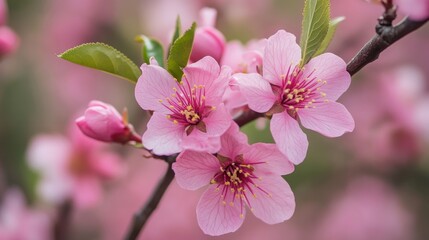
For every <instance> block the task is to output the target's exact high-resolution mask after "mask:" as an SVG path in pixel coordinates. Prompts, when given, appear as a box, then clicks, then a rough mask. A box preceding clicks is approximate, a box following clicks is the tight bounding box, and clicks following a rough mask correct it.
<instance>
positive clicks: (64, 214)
mask: <svg viewBox="0 0 429 240" xmlns="http://www.w3.org/2000/svg"><path fill="white" fill-rule="evenodd" d="M72 211H73V203H72V201H71V200H66V201H65V202H64V203H63V204H61V205H60V206H59V208H58V213H57V220H56V222H55V226H54V239H55V240H64V239H67V235H68V234H67V233H68V226H69V224H70V218H71V215H72Z"/></svg>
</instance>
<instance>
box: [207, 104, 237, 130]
mask: <svg viewBox="0 0 429 240" xmlns="http://www.w3.org/2000/svg"><path fill="white" fill-rule="evenodd" d="M203 121H204V123H205V124H206V126H207V135H208V136H213V137H218V136H220V135H222V134H223V133H224V132H225V131H226V130H228V128H229V126H230V125H231V122H232V118H231V116H230V115H229V113H228V111H227V110H226V108H225V106H224V105H223V104H221V105H219V106H218V107H217V108H216V109H215V110H212V111H211V112H210V115H209V116H208V117H206V118H204V119H203Z"/></svg>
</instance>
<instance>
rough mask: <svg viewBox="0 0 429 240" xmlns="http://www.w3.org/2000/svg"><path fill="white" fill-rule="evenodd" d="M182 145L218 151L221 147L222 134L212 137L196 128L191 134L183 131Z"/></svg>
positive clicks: (201, 149) (192, 148) (187, 147)
mask: <svg viewBox="0 0 429 240" xmlns="http://www.w3.org/2000/svg"><path fill="white" fill-rule="evenodd" d="M181 146H182V147H183V149H188V150H194V151H198V152H209V153H216V152H218V151H219V149H220V136H217V137H210V136H209V135H207V133H203V132H201V131H200V130H198V129H194V130H193V131H192V133H191V134H190V135H187V134H186V132H183V136H182V142H181Z"/></svg>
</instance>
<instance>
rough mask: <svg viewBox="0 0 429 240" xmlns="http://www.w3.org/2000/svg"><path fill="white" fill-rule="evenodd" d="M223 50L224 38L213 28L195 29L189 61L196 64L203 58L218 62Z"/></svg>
mask: <svg viewBox="0 0 429 240" xmlns="http://www.w3.org/2000/svg"><path fill="white" fill-rule="evenodd" d="M224 49H225V37H224V36H223V34H222V33H221V32H219V31H218V30H217V29H215V28H213V27H209V26H207V27H200V28H197V30H196V32H195V38H194V46H193V48H192V53H191V57H190V60H191V62H196V61H198V60H200V59H202V58H203V57H205V56H211V57H213V58H214V59H215V60H216V61H217V62H220V60H221V58H222V55H223V50H224Z"/></svg>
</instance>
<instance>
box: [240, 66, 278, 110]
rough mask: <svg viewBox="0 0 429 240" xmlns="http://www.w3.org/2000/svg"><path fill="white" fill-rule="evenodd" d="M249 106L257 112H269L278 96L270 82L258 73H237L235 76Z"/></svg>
mask: <svg viewBox="0 0 429 240" xmlns="http://www.w3.org/2000/svg"><path fill="white" fill-rule="evenodd" d="M233 77H234V78H235V80H236V81H237V83H238V85H239V87H240V90H241V93H242V94H243V95H244V97H245V98H246V100H247V102H248V104H249V107H250V108H251V109H252V110H254V111H256V112H261V113H263V112H267V111H268V110H269V109H270V108H271V107H272V106H273V104H274V102H275V101H276V96H275V95H274V93H273V90H272V89H271V85H270V83H269V82H267V81H265V80H264V79H263V78H262V76H261V75H259V74H257V73H250V74H243V73H237V74H234V76H233Z"/></svg>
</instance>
